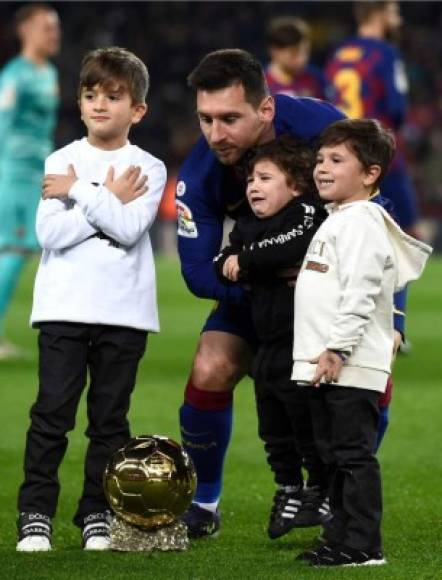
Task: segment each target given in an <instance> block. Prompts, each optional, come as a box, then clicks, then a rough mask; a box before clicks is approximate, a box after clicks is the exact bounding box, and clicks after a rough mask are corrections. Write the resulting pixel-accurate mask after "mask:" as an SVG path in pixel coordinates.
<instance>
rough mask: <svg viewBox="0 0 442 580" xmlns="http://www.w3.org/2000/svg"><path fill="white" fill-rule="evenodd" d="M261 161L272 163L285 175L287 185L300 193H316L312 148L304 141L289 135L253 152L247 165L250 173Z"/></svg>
mask: <svg viewBox="0 0 442 580" xmlns="http://www.w3.org/2000/svg"><path fill="white" fill-rule="evenodd" d="M263 159H266V160H269V161H271V162H272V163H274V164H275V165H276V166H277V167H279V169H280V170H281V171H282V172H283V173H285V175H286V177H287V181H288V183H293V184H294V185H295V186H296V188H297V189H298V190H299V192H300V193H302V194H304V193H310V194H315V193H316V185H315V182H314V180H313V169H314V167H315V163H316V155H315V151H314V149H313V147H311V146H310V145H308V144H307V143H306V142H305V141H301V140H300V139H295V138H294V137H290V136H289V135H282V136H280V137H278V138H276V139H275V140H274V141H269V143H265V144H264V145H261V147H258V148H257V149H255V150H254V152H253V154H252V157H251V158H250V161H249V163H248V173H251V172H252V170H253V168H254V167H255V165H256V164H257V163H258V161H262V160H263Z"/></svg>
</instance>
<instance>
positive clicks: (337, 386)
mask: <svg viewBox="0 0 442 580" xmlns="http://www.w3.org/2000/svg"><path fill="white" fill-rule="evenodd" d="M394 150H395V144H394V139H393V137H392V135H391V133H390V132H389V131H387V130H386V129H384V128H383V127H382V126H381V124H380V123H379V122H377V121H374V120H370V119H362V120H348V119H346V120H343V121H338V122H336V123H333V124H332V125H331V126H330V127H329V128H327V129H326V130H325V131H324V132H323V134H322V135H321V137H320V148H319V152H318V154H317V159H316V166H315V171H314V179H315V182H316V185H317V187H318V191H319V194H320V196H321V198H322V199H323V200H325V201H328V202H331V204H330V205H329V207H328V209H329V217H328V218H327V219H326V220H325V221H324V223H323V224H322V225H321V227H320V228H319V229H318V231H317V232H316V234H315V236H314V237H313V239H312V241H311V243H310V246H309V248H308V251H307V254H306V257H305V259H304V262H303V265H302V268H301V272H300V274H299V277H298V281H297V287H296V296H295V313H296V317H295V338H294V366H293V373H292V378H293V379H294V380H296V381H297V382H298V384H300V385H306V387H305V388H306V391H308V394H309V400H310V403H311V410H312V420H313V429H314V435H315V441H316V444H317V447H318V450H319V452H320V454H321V457H322V459H323V461H324V462H325V463H326V465H327V466H328V468H329V473H330V480H329V498H330V509H331V512H332V514H333V518H332V521H331V524H329V525H328V526H327V527H326V533H325V540H326V543H325V544H324V545H323V546H322V547H321V548H320V549H319V550H314V551H311V552H307V553H305V554H302V555H301V556H300V559H304V560H309V561H310V562H311V564H312V565H314V566H367V565H380V564H384V563H385V559H384V556H383V553H382V545H381V533H380V526H381V516H382V495H381V479H380V469H379V464H378V461H377V459H376V457H375V451H374V450H375V447H376V437H377V431H378V421H379V407H378V401H379V396H380V394H381V393H383V392H384V391H385V388H386V384H387V380H388V377H389V374H390V372H391V358H392V357H391V353H392V350H393V342H394V330H393V293H394V292H395V291H397V290H398V289H400V288H403V287H404V285H405V284H407V283H408V282H409V281H411V280H415V279H416V278H418V277H419V276H420V274H421V272H422V270H423V268H424V265H425V262H426V260H427V258H428V256H429V254H430V252H431V249H430V248H429V247H428V246H426V245H425V244H423V243H421V242H418V241H417V240H415V239H414V238H411V237H410V236H408V235H407V234H405V233H404V232H403V231H402V230H401V229H400V228H399V226H398V225H397V224H396V223H395V222H394V221H393V219H392V218H391V217H390V216H389V214H387V212H386V211H385V210H384V209H383V208H382V207H381V206H380V205H378V204H375V203H372V202H370V201H369V200H370V198H371V197H372V196H373V195H375V194H376V191H377V188H378V184H379V182H380V181H381V179H382V177H383V176H384V175H385V173H386V171H387V170H388V166H389V163H390V162H391V160H392V158H393V154H394Z"/></svg>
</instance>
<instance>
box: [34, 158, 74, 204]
mask: <svg viewBox="0 0 442 580" xmlns="http://www.w3.org/2000/svg"><path fill="white" fill-rule="evenodd" d="M76 181H77V175H76V173H75V169H74V167H73V165H69V166H68V174H67V175H54V174H51V173H49V174H48V175H45V176H44V178H43V192H42V197H43V199H62V198H64V197H67V196H68V193H69V190H70V189H71V187H72V186H73V185H74V183H75V182H76Z"/></svg>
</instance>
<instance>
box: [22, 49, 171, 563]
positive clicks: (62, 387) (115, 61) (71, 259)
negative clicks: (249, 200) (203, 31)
mask: <svg viewBox="0 0 442 580" xmlns="http://www.w3.org/2000/svg"><path fill="white" fill-rule="evenodd" d="M148 85H149V77H148V73H147V69H146V67H145V65H144V64H143V63H142V62H141V60H140V59H139V58H137V57H136V56H135V55H134V54H132V53H130V52H128V51H126V50H124V49H122V48H104V49H99V50H96V51H93V52H91V53H89V54H88V55H87V56H86V57H85V59H84V61H83V65H82V69H81V73H80V85H79V105H80V111H81V117H82V120H83V122H84V124H85V125H86V128H87V137H85V138H83V139H81V140H78V141H74V142H73V143H71V144H69V145H67V146H66V147H64V148H63V149H60V150H59V151H56V152H55V153H53V154H52V155H50V156H49V157H48V159H47V160H46V168H45V169H46V176H45V178H44V183H43V199H42V200H41V202H40V205H39V208H38V213H37V225H36V229H37V236H38V239H39V243H40V245H41V246H42V248H43V255H42V259H41V262H40V266H39V269H38V272H37V276H36V280H35V287H34V301H33V308H32V314H31V323H32V325H33V326H35V327H38V328H39V330H40V333H39V391H38V397H37V400H36V402H35V404H34V405H33V407H32V409H31V426H30V428H29V430H28V434H27V442H26V451H25V465H24V471H25V479H24V482H23V484H22V486H21V488H20V492H19V498H18V508H19V511H20V517H19V521H18V544H17V550H18V551H24V552H31V551H47V550H50V549H51V547H52V545H51V540H52V538H51V532H52V526H51V518H52V517H53V516H54V515H55V511H56V507H57V501H58V495H59V482H58V468H59V466H60V464H61V461H62V459H63V456H64V453H65V451H66V446H67V438H66V434H67V432H68V431H70V430H72V429H73V427H74V424H75V416H76V411H77V407H78V403H79V400H80V396H81V394H82V391H83V390H84V387H85V384H86V379H87V374H88V372H89V375H90V385H89V390H88V396H87V412H88V428H87V431H86V434H87V437H88V438H89V446H88V450H87V453H86V458H85V476H84V487H83V493H82V497H81V499H80V501H79V505H78V509H77V512H76V514H75V517H74V523H75V524H76V525H77V526H79V527H80V528H81V529H82V538H83V546H84V549H86V550H106V549H109V547H110V538H109V518H110V512H109V506H108V504H107V501H106V498H105V496H104V492H103V486H102V478H103V472H104V468H105V466H106V463H107V461H108V459H109V457H110V456H111V455H112V453H113V452H114V451H115V450H116V449H118V448H119V447H121V446H122V445H123V444H124V443H126V442H127V440H128V439H129V437H130V432H129V425H128V421H127V412H128V409H129V402H130V396H131V393H132V390H133V388H134V385H135V379H136V373H137V367H138V363H139V361H140V359H141V357H142V356H143V354H144V351H145V346H146V340H147V333H148V331H153V332H157V331H158V330H159V323H158V311H157V302H156V282H155V268H154V262H153V255H152V248H151V244H150V239H149V228H150V226H151V225H152V223H153V221H154V219H155V215H156V212H157V208H158V204H159V202H160V198H161V194H162V191H163V188H164V184H165V181H166V171H165V167H164V164H163V163H162V162H161V161H160V160H158V159H156V158H155V157H153V156H152V155H150V154H149V153H147V152H145V151H142V150H141V149H139V148H138V147H136V146H135V145H132V144H131V143H130V142H129V141H128V140H127V137H128V134H129V130H130V128H131V126H132V125H133V124H136V123H138V122H140V121H141V119H142V118H143V116H144V115H145V113H146V109H147V106H146V104H145V98H146V94H147V90H148ZM147 190H148V191H147Z"/></svg>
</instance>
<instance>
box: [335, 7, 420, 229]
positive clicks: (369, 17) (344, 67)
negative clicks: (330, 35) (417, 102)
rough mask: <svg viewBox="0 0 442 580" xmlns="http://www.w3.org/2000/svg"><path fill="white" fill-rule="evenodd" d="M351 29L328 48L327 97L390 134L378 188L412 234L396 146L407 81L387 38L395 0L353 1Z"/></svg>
mask: <svg viewBox="0 0 442 580" xmlns="http://www.w3.org/2000/svg"><path fill="white" fill-rule="evenodd" d="M354 15H355V18H356V22H357V26H358V29H357V34H356V36H353V37H351V38H349V39H348V40H345V41H344V42H343V43H342V44H341V45H340V46H338V48H337V49H336V51H335V52H334V54H333V56H332V57H331V59H330V60H329V62H328V64H327V67H326V74H327V77H328V79H329V81H330V83H332V84H333V87H334V98H333V102H334V103H335V104H336V105H337V106H338V107H339V108H340V109H342V110H343V111H344V113H345V114H346V115H347V116H348V117H350V118H363V117H365V118H374V119H379V120H380V121H382V123H383V124H384V125H385V126H387V127H389V128H390V129H392V130H393V131H394V132H395V134H396V140H397V143H398V146H399V147H398V149H399V150H398V152H397V154H396V157H395V159H394V161H393V164H392V167H391V169H390V171H389V173H388V175H387V176H386V177H385V179H384V180H383V182H382V184H381V193H382V195H383V196H384V197H386V198H388V199H390V200H391V201H392V202H393V205H394V210H395V214H396V218H397V220H398V222H399V224H400V226H401V227H402V229H404V230H405V231H407V232H408V233H409V234H411V235H414V236H415V237H418V236H417V232H416V225H417V219H418V214H417V201H416V193H415V190H414V187H413V185H412V183H411V180H410V177H409V175H408V173H407V170H406V167H405V162H404V155H403V153H402V152H401V151H400V144H401V140H400V136H399V130H400V128H401V125H402V123H403V121H404V119H405V114H406V105H407V91H408V82H407V78H406V75H405V68H404V64H403V62H402V60H401V58H400V56H399V53H398V51H397V49H396V48H395V47H394V46H393V45H392V44H391V43H390V42H389V39H390V38H392V37H394V36H395V35H396V34H397V32H398V29H399V27H400V26H401V23H402V20H401V15H400V12H399V4H398V3H397V2H394V1H390V2H377V1H369V2H355V4H354Z"/></svg>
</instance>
